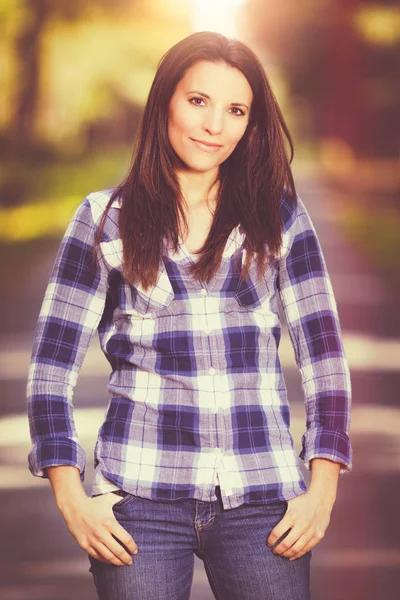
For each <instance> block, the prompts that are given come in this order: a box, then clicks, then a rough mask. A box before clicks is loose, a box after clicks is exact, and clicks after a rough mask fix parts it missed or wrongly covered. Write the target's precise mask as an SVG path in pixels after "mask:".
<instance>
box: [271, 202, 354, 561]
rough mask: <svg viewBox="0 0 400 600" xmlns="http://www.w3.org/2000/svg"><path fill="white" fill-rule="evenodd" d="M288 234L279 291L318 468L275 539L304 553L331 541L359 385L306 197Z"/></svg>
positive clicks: (290, 552)
mask: <svg viewBox="0 0 400 600" xmlns="http://www.w3.org/2000/svg"><path fill="white" fill-rule="evenodd" d="M282 210H283V220H284V225H285V231H284V236H283V243H282V253H281V258H280V271H279V279H278V288H279V292H280V297H281V301H282V306H283V309H284V313H285V316H286V320H287V324H288V329H289V334H290V338H291V342H292V346H293V349H294V354H295V359H296V363H297V366H298V369H299V371H300V374H301V380H302V387H303V392H304V397H305V408H306V431H305V433H304V434H303V436H302V440H301V442H302V449H301V452H300V455H299V456H300V458H301V459H302V460H304V462H305V465H306V467H307V469H309V470H311V483H310V486H309V489H308V491H307V492H306V493H305V494H301V495H299V496H296V497H294V498H291V499H290V500H289V501H288V508H287V511H286V513H285V516H284V517H283V519H282V520H281V521H280V522H279V523H278V524H277V525H276V527H275V528H274V529H273V531H272V532H271V534H270V536H269V538H268V545H271V546H273V545H274V544H276V542H277V540H278V539H279V538H280V537H282V535H283V534H285V532H287V531H288V530H289V533H288V535H287V536H286V537H285V538H284V539H283V540H282V541H281V542H280V543H279V544H278V545H276V546H275V548H274V550H273V552H275V553H276V554H280V555H282V556H286V557H288V558H289V557H290V560H294V559H296V558H300V557H301V556H303V555H304V554H306V553H307V552H308V551H309V550H311V548H313V547H314V546H315V545H316V544H318V542H319V541H320V540H321V539H322V538H323V536H324V534H325V530H326V528H327V527H328V525H329V522H330V514H331V511H332V508H333V505H334V502H335V500H336V493H337V484H338V479H339V476H340V475H343V474H344V473H348V472H349V471H350V470H351V468H352V448H351V443H350V438H349V430H350V407H351V383H350V373H349V368H348V364H347V360H346V355H345V352H344V347H343V342H342V338H341V328H340V323H339V317H338V311H337V306H336V301H335V297H334V294H333V290H332V285H331V281H330V278H329V275H328V271H327V268H326V263H325V259H324V256H323V253H322V249H321V246H320V243H319V240H318V237H317V234H316V231H315V228H314V226H313V223H312V222H311V219H310V217H309V215H308V212H307V210H306V208H305V206H304V204H303V203H302V201H301V199H300V198H299V197H298V198H297V207H296V206H294V203H293V201H290V200H289V199H287V198H285V199H284V202H283V205H282Z"/></svg>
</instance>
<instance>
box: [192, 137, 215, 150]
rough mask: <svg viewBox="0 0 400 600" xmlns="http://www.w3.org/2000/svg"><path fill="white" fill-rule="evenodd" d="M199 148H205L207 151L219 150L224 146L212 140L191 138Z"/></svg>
mask: <svg viewBox="0 0 400 600" xmlns="http://www.w3.org/2000/svg"><path fill="white" fill-rule="evenodd" d="M190 139H191V140H192V141H193V142H194V143H195V144H196V146H198V148H201V149H202V150H205V151H206V152H217V150H219V149H220V148H222V146H221V144H211V143H210V142H204V141H202V140H195V139H194V138H190Z"/></svg>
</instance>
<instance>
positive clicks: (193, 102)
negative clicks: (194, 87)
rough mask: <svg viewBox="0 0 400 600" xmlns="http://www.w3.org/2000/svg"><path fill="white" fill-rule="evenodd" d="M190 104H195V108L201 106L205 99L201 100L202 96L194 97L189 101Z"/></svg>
mask: <svg viewBox="0 0 400 600" xmlns="http://www.w3.org/2000/svg"><path fill="white" fill-rule="evenodd" d="M197 101H199V102H197ZM189 102H190V104H193V106H201V105H200V102H204V98H201V97H200V96H193V98H190V99H189Z"/></svg>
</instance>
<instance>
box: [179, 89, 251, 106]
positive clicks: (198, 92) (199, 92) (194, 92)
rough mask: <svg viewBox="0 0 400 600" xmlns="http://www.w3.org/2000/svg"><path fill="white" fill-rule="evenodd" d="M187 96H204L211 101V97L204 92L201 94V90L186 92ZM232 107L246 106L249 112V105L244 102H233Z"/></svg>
mask: <svg viewBox="0 0 400 600" xmlns="http://www.w3.org/2000/svg"><path fill="white" fill-rule="evenodd" d="M186 94H199V95H200V96H204V98H207V100H211V98H210V96H208V95H207V94H205V93H204V92H201V91H200V90H190V91H189V92H186ZM231 106H245V107H246V108H247V110H248V109H249V107H248V106H247V104H244V102H231Z"/></svg>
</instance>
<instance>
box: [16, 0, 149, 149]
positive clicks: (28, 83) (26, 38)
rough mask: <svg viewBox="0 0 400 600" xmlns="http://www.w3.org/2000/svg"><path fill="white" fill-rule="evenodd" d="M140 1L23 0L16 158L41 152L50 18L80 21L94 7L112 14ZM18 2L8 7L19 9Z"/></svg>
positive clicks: (18, 38)
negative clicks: (44, 47)
mask: <svg viewBox="0 0 400 600" xmlns="http://www.w3.org/2000/svg"><path fill="white" fill-rule="evenodd" d="M139 2H140V0H113V2H109V0H86V1H85V2H82V1H81V0H20V4H21V6H20V7H19V10H20V11H21V10H22V12H23V15H24V18H23V19H21V21H20V29H19V31H18V32H17V35H16V37H15V57H16V61H17V77H16V92H15V104H14V114H13V118H12V124H11V135H10V147H9V151H10V153H11V154H12V155H13V156H14V157H18V156H21V155H26V154H28V155H29V154H31V153H32V151H34V150H36V151H37V147H36V146H37V144H36V138H35V120H36V115H37V106H38V102H39V93H40V75H41V41H42V37H43V34H44V32H45V29H46V25H47V23H48V22H49V21H50V19H52V18H54V17H57V18H58V19H64V20H67V21H76V20H79V19H81V18H82V17H83V16H85V15H87V14H90V12H93V10H94V9H96V10H97V12H99V11H102V12H103V13H108V14H110V16H111V15H112V14H113V13H114V14H115V13H117V12H118V11H121V10H123V9H124V8H126V7H127V6H130V7H132V5H134V4H135V3H136V4H137V3H139ZM15 9H16V7H15V3H14V6H13V3H11V4H9V5H8V10H15Z"/></svg>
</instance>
